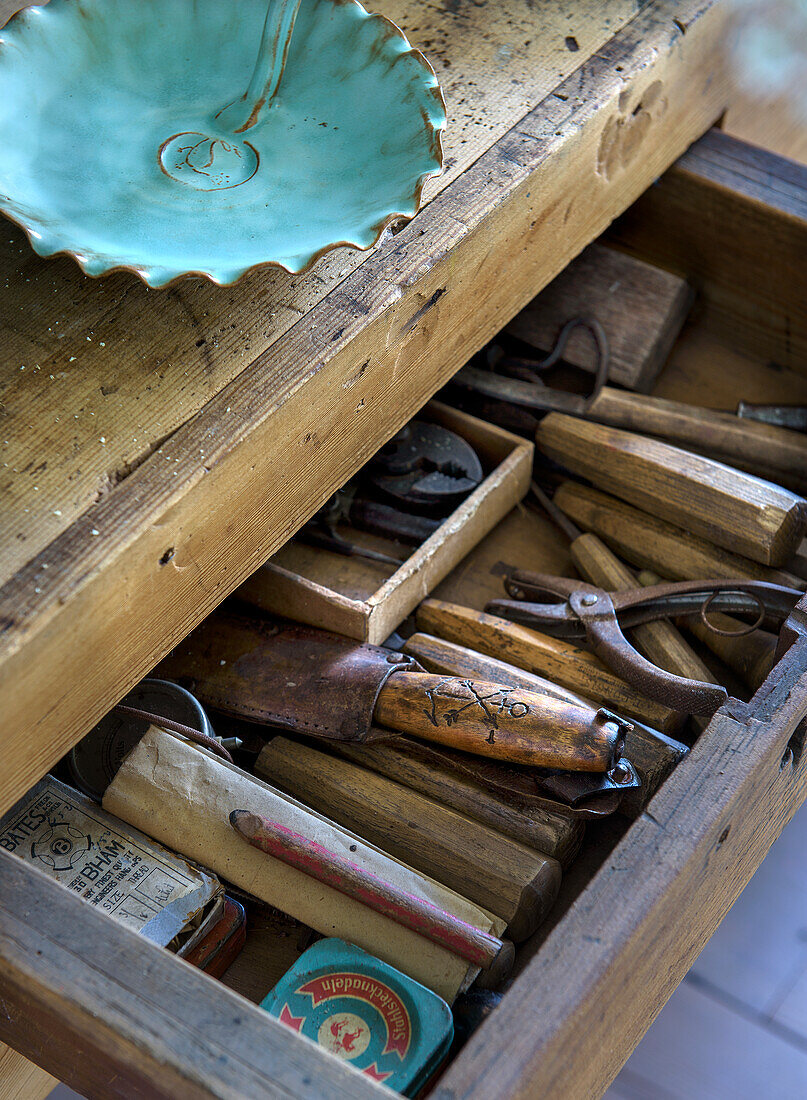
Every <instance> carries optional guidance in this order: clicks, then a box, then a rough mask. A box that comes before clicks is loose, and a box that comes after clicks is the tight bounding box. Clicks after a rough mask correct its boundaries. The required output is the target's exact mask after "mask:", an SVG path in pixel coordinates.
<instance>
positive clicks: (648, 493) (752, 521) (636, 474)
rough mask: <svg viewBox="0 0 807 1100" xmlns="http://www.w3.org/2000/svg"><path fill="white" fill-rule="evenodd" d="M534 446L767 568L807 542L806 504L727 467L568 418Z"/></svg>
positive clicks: (541, 433) (556, 416)
mask: <svg viewBox="0 0 807 1100" xmlns="http://www.w3.org/2000/svg"><path fill="white" fill-rule="evenodd" d="M535 439H536V443H537V445H538V448H539V449H540V450H541V451H543V453H544V454H546V455H548V456H549V457H550V458H552V459H554V460H555V461H556V462H559V463H560V464H561V465H562V466H565V467H566V468H567V469H569V470H571V471H572V473H575V474H579V475H580V476H582V477H585V478H587V479H588V480H589V481H592V482H593V483H594V484H595V485H597V486H598V487H599V488H602V489H607V490H608V491H609V492H612V493H613V494H614V495H615V496H618V497H619V498H620V499H621V500H626V501H628V503H630V504H634V505H636V507H638V508H642V509H643V510H644V511H645V512H649V513H650V514H651V515H654V516H658V517H659V518H660V519H664V520H667V521H668V522H670V523H674V524H676V525H677V526H679V527H683V528H684V529H685V530H687V531H691V532H692V533H693V534H694V535H698V536H700V537H701V538H704V539H706V540H707V541H708V542H711V543H714V544H715V545H717V546H720V547H722V548H723V549H728V550H732V551H734V552H737V553H740V554H744V555H745V556H746V557H749V558H751V559H752V560H754V561H757V562H760V563H762V564H763V565H773V566H779V565H784V563H785V562H786V561H787V560H788V558H790V557H791V556H792V555H793V554H794V553H795V552H796V550H797V549H798V547H799V546H800V544H801V541H802V539H803V538H804V535H805V529H807V502H805V501H804V500H803V499H802V498H801V497H799V496H797V495H796V494H794V493H792V492H790V491H788V490H787V489H784V488H782V487H781V486H779V485H775V484H774V483H773V482H770V481H764V480H762V479H761V478H758V477H754V476H753V475H752V474H747V473H745V472H744V471H740V470H735V469H733V468H732V467H730V466H726V465H724V464H723V463H721V462H715V461H713V460H712V459H708V458H703V457H702V456H701V455H696V454H693V453H691V452H689V451H684V450H682V449H681V448H679V447H673V446H672V445H671V444H668V443H664V442H662V441H660V440H657V439H652V438H650V437H649V436H646V435H639V434H638V433H636V432H626V431H622V430H621V429H619V428H611V427H608V426H607V425H603V424H593V423H589V422H587V421H584V420H578V419H576V418H575V417H572V416H565V415H564V414H562V413H550V414H549V415H548V416H546V417H545V418H544V419H543V420H542V421H541V423H540V424H539V425H538V429H537V431H536V434H535Z"/></svg>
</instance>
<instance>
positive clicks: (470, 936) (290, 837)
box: [230, 810, 504, 970]
mask: <svg viewBox="0 0 807 1100" xmlns="http://www.w3.org/2000/svg"><path fill="white" fill-rule="evenodd" d="M230 824H231V825H232V827H233V828H234V829H235V831H236V832H237V833H238V834H239V835H240V836H241V837H243V839H244V840H246V841H247V843H248V844H251V845H252V846H253V847H254V848H259V849H260V850H261V851H262V852H266V854H267V855H270V856H273V857H274V858H275V859H279V860H282V861H283V863H287V864H289V866H291V867H295V868H296V869H297V870H298V871H302V872H303V873H304V874H306V875H310V876H311V877H312V878H315V879H316V880H317V881H318V882H324V883H325V884H326V885H328V886H331V887H333V889H334V890H339V891H340V893H342V894H346V895H347V897H349V898H355V900H356V901H360V902H362V903H363V904H364V905H366V906H368V907H369V908H370V909H373V910H375V911H376V912H377V913H383V915H384V916H385V917H389V918H390V920H394V921H395V922H396V924H401V925H403V926H404V928H411V929H412V931H414V932H417V933H418V934H419V935H421V936H424V937H425V938H426V939H428V940H431V941H432V943H437V944H439V945H440V946H441V947H445V948H446V949H447V950H448V951H451V952H452V954H454V955H459V957H460V958H461V959H465V960H466V961H467V962H469V963H472V964H473V965H474V966H478V967H480V968H481V969H483V970H486V969H487V968H488V967H490V966H492V964H493V963H494V962H495V960H496V958H497V957H498V955H499V952H500V951H501V950H502V948H503V947H504V944H503V943H502V941H501V940H499V939H497V938H496V937H495V936H491V935H490V933H489V932H483V931H482V929H481V928H474V926H473V925H472V924H467V923H466V922H465V921H463V920H460V919H459V917H455V916H454V915H453V914H451V913H447V912H445V910H443V909H440V908H438V907H437V906H436V905H432V904H431V902H429V901H427V900H426V899H425V898H421V897H417V896H416V895H415V894H409V893H407V891H406V890H402V889H401V887H400V886H397V885H396V884H395V883H393V882H386V881H385V880H384V879H382V878H380V877H379V876H378V875H374V874H373V872H372V871H368V870H366V869H365V868H364V867H360V866H359V865H358V864H357V863H352V862H351V861H350V860H349V859H345V858H344V856H341V855H339V854H338V853H336V852H332V851H330V850H329V849H328V848H325V847H323V846H322V845H321V844H318V843H317V842H316V841H315V840H310V839H309V838H308V837H305V836H302V835H301V834H300V833H295V832H294V831H293V830H292V829H287V828H286V827H285V826H284V825H280V824H279V823H278V822H276V821H269V820H268V818H265V817H261V816H259V815H258V814H252V813H250V812H249V811H248V810H233V811H232V813H231V814H230Z"/></svg>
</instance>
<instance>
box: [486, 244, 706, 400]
mask: <svg viewBox="0 0 807 1100" xmlns="http://www.w3.org/2000/svg"><path fill="white" fill-rule="evenodd" d="M691 303H692V292H691V290H690V288H689V287H688V286H687V284H686V282H685V280H684V279H680V278H678V277H677V276H676V275H671V274H670V273H669V272H668V271H663V270H662V269H661V268H659V267H653V266H651V265H650V264H646V263H644V262H643V261H642V260H637V259H636V258H635V257H632V256H628V255H626V254H624V253H621V252H617V251H616V250H615V249H612V248H606V247H604V246H603V245H601V244H591V245H589V246H588V248H587V249H585V251H584V252H581V254H580V255H579V256H578V257H577V259H575V260H572V262H571V263H570V264H569V266H568V267H567V268H566V270H565V271H564V272H563V273H562V274H561V275H559V276H558V277H557V279H554V280H553V281H552V282H551V283H550V284H549V286H548V287H547V288H546V289H545V290H542V291H541V293H540V294H539V295H538V297H537V298H534V299H533V300H532V301H531V302H530V304H529V305H528V306H526V308H525V309H523V310H522V311H521V313H519V314H518V315H517V316H516V317H514V318H513V320H512V321H511V322H510V324H509V325H508V326H507V329H506V331H507V332H508V333H510V334H511V335H513V336H517V337H518V338H519V339H520V340H525V341H526V342H527V343H528V344H532V345H533V347H535V348H538V349H540V350H541V351H543V352H544V353H546V352H549V351H550V350H551V349H552V348H553V347H554V344H555V340H556V339H557V337H558V334H559V333H560V330H561V328H562V327H563V325H564V324H565V323H566V322H567V321H569V320H571V318H573V317H580V316H583V317H585V316H593V317H596V318H597V320H598V321H599V322H600V324H601V325H602V326H603V328H604V329H605V331H606V333H607V334H608V352H609V371H608V377H609V378H610V379H611V381H613V382H618V383H619V384H620V385H622V386H627V387H628V388H629V389H632V390H641V391H643V392H646V391H647V390H649V389H650V388H651V386H652V385H653V382H654V381H655V380H656V377H657V375H658V373H659V371H660V370H661V368H662V366H663V365H664V360H665V359H666V358H667V355H668V354H669V351H670V348H671V347H672V345H673V342H674V340H675V338H676V336H677V335H678V333H679V332H680V330H681V326H682V325H683V323H684V321H685V319H686V315H687V312H688V311H689V307H690V305H691ZM563 359H564V361H565V362H567V363H572V364H574V365H575V366H578V367H582V368H583V369H584V370H589V371H593V370H594V369H595V368H596V352H595V348H594V344H593V342H592V340H591V338H590V336H587V335H586V334H584V333H583V332H582V330H579V331H575V332H573V333H572V335H571V337H570V339H569V342H568V344H567V345H566V348H565V350H564V353H563Z"/></svg>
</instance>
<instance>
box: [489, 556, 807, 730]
mask: <svg viewBox="0 0 807 1100" xmlns="http://www.w3.org/2000/svg"><path fill="white" fill-rule="evenodd" d="M504 586H505V589H506V590H507V593H508V595H509V596H510V597H511V599H509V600H491V601H490V602H489V603H488V604H487V606H486V607H485V610H486V611H487V612H488V613H489V614H491V615H499V616H501V617H502V618H504V619H510V620H511V621H512V622H516V623H521V624H523V625H524V626H531V627H534V628H535V629H536V630H541V631H543V632H544V633H545V634H552V635H554V636H555V637H558V638H586V639H587V640H588V642H589V644H590V646H591V648H592V649H593V650H594V652H595V653H596V654H597V656H598V657H600V658H601V659H602V660H603V661H604V662H605V663H606V664H607V665H608V666H609V668H611V669H613V671H614V672H615V673H616V674H617V675H618V676H621V677H622V679H623V680H627V682H628V683H630V684H632V685H633V686H634V687H636V688H638V690H639V691H641V692H642V693H643V694H644V695H646V696H647V697H648V698H650V699H655V700H656V701H657V702H660V703H663V704H665V705H666V706H668V707H671V708H673V709H674V710H682V711H687V712H688V713H689V714H711V713H712V712H713V711H715V710H716V709H717V708H718V707H719V706H721V705H722V704H723V703H725V701H726V700H727V699H728V692H727V691H726V689H725V688H724V687H722V686H720V685H719V684H707V683H704V682H703V681H701V680H689V679H687V678H686V677H683V676H674V675H673V674H672V673H671V672H667V671H665V670H664V669H663V668H659V667H658V666H657V665H654V664H652V663H651V662H650V661H648V660H646V659H645V658H644V657H643V656H642V655H641V654H640V653H638V652H637V650H636V649H634V647H633V646H632V645H631V643H630V642H629V641H628V639H627V638H626V637H625V635H624V634H623V633H622V629H623V627H625V628H629V627H632V626H638V625H639V624H640V623H647V622H654V621H655V620H657V619H664V618H667V617H668V616H673V617H674V616H678V615H681V616H686V615H700V616H701V618H702V619H703V621H704V622H705V623H706V625H707V626H708V627H709V628H710V629H712V630H714V629H717V628H716V627H715V626H714V625H713V624H712V623H710V621H709V619H708V612H709V610H710V609H711V610H714V611H724V612H733V613H734V614H748V613H751V614H753V613H756V615H757V619H756V622H754V623H753V624H752V625H750V626H749V627H747V628H746V629H745V630H743V631H742V633H748V632H750V631H751V630H753V629H755V628H756V627H757V626H759V625H760V624H761V623H762V622H763V621H764V620H765V619H767V618H772V619H775V620H778V621H782V620H784V619H786V618H787V616H788V615H789V614H790V612H791V611H792V609H793V607H794V606H795V605H796V604H797V603H798V601H799V600H800V599H801V598H802V596H803V595H804V593H803V592H799V591H798V590H797V589H795V588H786V587H784V586H783V585H778V584H769V583H768V582H767V581H752V580H725V579H714V580H703V581H680V582H676V583H673V584H657V585H653V586H652V587H649V588H630V589H625V590H623V591H621V592H606V591H605V590H604V589H602V588H597V587H596V586H595V585H592V584H586V583H585V582H584V581H577V580H572V579H570V578H569V577H553V576H550V575H546V574H542V573H527V572H514V573H511V574H510V575H509V576H508V577H506V578H505V581H504ZM543 600H546V601H548V602H538V601H543Z"/></svg>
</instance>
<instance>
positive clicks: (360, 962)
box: [261, 939, 454, 1096]
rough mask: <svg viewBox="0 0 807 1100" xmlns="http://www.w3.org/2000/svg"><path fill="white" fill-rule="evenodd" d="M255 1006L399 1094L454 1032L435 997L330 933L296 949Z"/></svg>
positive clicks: (409, 1090) (428, 1067)
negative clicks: (299, 951) (283, 971)
mask: <svg viewBox="0 0 807 1100" xmlns="http://www.w3.org/2000/svg"><path fill="white" fill-rule="evenodd" d="M261 1007H262V1008H265V1009H266V1010H267V1012H270V1013H271V1014H272V1015H273V1016H277V1017H278V1019H279V1020H280V1021H281V1022H282V1023H284V1024H286V1025H287V1026H288V1027H290V1028H292V1029H293V1030H294V1031H297V1032H299V1033H300V1034H301V1035H305V1036H307V1037H308V1038H309V1039H313V1040H314V1042H315V1043H318V1044H319V1045H320V1046H321V1047H324V1048H325V1050H328V1051H330V1053H331V1054H334V1055H336V1057H337V1058H343V1059H345V1060H346V1061H348V1062H350V1064H351V1065H352V1066H354V1067H355V1068H356V1069H357V1070H360V1071H361V1072H362V1073H365V1074H367V1076H368V1077H372V1078H373V1079H374V1080H376V1081H383V1082H384V1084H385V1085H387V1086H388V1087H389V1088H392V1089H396V1090H397V1091H398V1092H402V1093H403V1094H404V1095H405V1096H414V1095H415V1094H416V1093H417V1092H418V1090H419V1089H420V1088H422V1086H423V1085H424V1084H425V1083H426V1081H428V1079H429V1077H431V1075H432V1073H433V1072H434V1071H435V1070H436V1069H437V1067H438V1066H439V1065H440V1063H441V1061H442V1060H443V1058H444V1057H445V1056H446V1054H447V1053H448V1048H449V1047H450V1045H451V1040H452V1038H453V1036H454V1022H453V1019H452V1016H451V1009H450V1008H449V1007H448V1005H447V1004H446V1002H445V1001H444V1000H443V999H442V998H441V997H438V996H437V994H436V993H432V991H431V990H430V989H426V987H425V986H423V985H420V984H419V983H418V982H415V981H413V980H412V979H411V978H408V977H407V976H406V975H405V974H402V973H401V972H400V971H399V970H395V968H394V967H392V966H388V965H387V964H386V963H384V962H381V960H380V959H376V958H375V957H374V956H373V955H368V954H367V952H366V951H362V950H361V949H360V948H358V947H352V946H351V945H350V944H347V943H345V942H344V941H343V940H337V939H326V940H320V941H319V943H316V944H314V946H313V947H310V948H309V949H308V951H306V952H305V953H304V954H303V955H301V956H300V958H299V959H298V960H297V962H296V963H295V964H294V966H293V967H292V968H291V969H290V970H289V971H287V973H286V974H284V976H283V977H282V978H281V979H280V981H279V982H278V983H277V985H276V986H275V988H274V989H273V990H272V992H271V993H269V994H268V996H266V997H265V998H264V1000H263V1001H262V1002H261Z"/></svg>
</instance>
